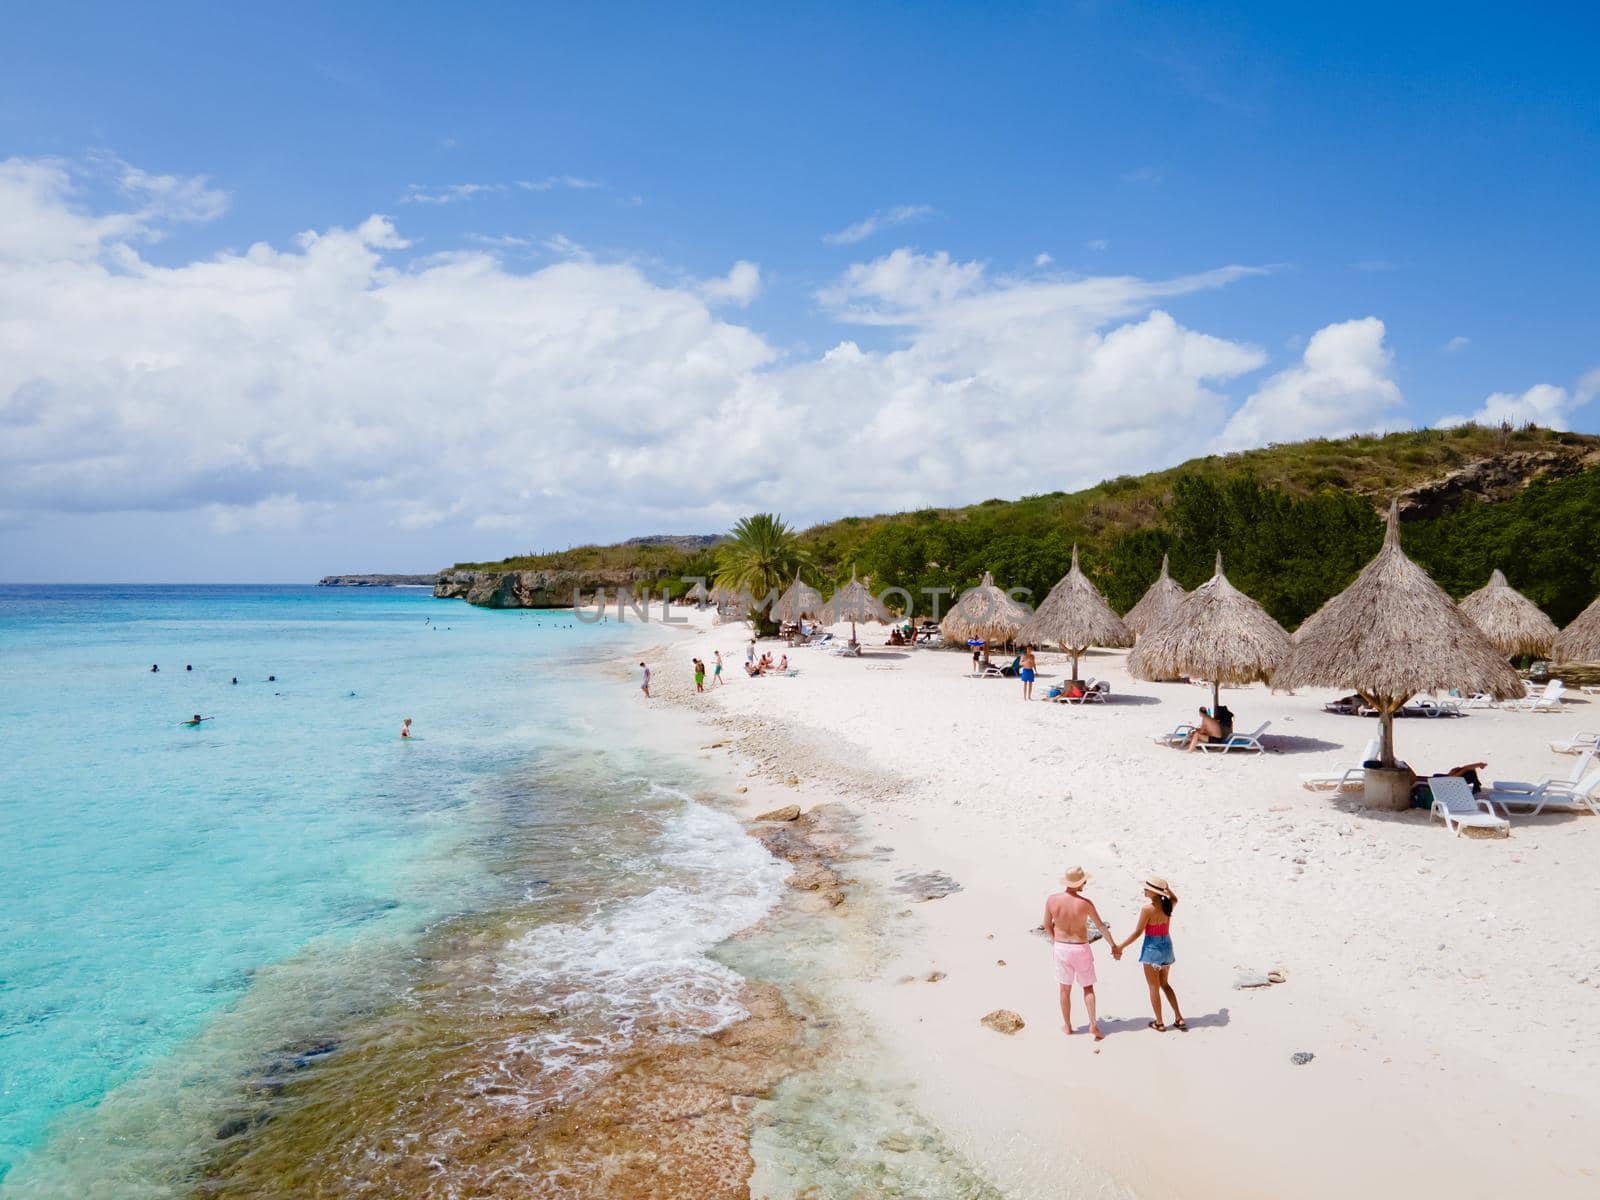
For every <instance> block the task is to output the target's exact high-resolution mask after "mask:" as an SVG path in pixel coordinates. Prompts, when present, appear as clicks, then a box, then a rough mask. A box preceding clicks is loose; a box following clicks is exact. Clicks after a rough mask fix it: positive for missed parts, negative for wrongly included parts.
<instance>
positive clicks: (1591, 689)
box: [1578, 683, 1600, 696]
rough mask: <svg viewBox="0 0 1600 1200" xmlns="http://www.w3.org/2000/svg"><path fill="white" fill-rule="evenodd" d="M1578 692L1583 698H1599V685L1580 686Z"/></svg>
mask: <svg viewBox="0 0 1600 1200" xmlns="http://www.w3.org/2000/svg"><path fill="white" fill-rule="evenodd" d="M1578 690H1579V691H1580V692H1582V693H1583V694H1584V695H1585V696H1600V683H1584V684H1580V685H1579V686H1578Z"/></svg>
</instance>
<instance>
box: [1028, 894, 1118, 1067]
mask: <svg viewBox="0 0 1600 1200" xmlns="http://www.w3.org/2000/svg"><path fill="white" fill-rule="evenodd" d="M1061 882H1062V883H1063V884H1064V885H1065V886H1066V891H1064V892H1056V893H1055V894H1054V895H1052V896H1051V897H1050V898H1049V899H1048V900H1046V901H1045V903H1044V932H1045V935H1046V936H1047V937H1048V938H1049V939H1050V950H1051V954H1052V956H1053V957H1054V959H1055V964H1056V984H1057V986H1059V987H1060V989H1061V1020H1062V1021H1063V1022H1064V1024H1063V1025H1062V1027H1061V1028H1062V1032H1063V1033H1068V1034H1070V1033H1071V1032H1072V985H1073V984H1074V983H1076V984H1077V985H1078V986H1079V987H1081V988H1082V989H1083V1005H1084V1007H1085V1008H1087V1009H1088V1010H1089V1032H1090V1033H1092V1034H1094V1040H1095V1041H1097V1042H1098V1041H1100V1040H1101V1039H1103V1038H1104V1037H1105V1034H1103V1033H1101V1032H1100V1023H1099V1022H1098V1021H1097V1020H1096V1019H1095V1011H1094V985H1095V973H1094V951H1093V950H1091V949H1090V948H1089V922H1090V921H1093V922H1094V923H1095V925H1096V926H1097V927H1098V928H1099V930H1100V935H1101V936H1102V937H1104V938H1105V939H1106V944H1107V945H1109V946H1110V947H1111V957H1112V958H1121V957H1122V951H1121V949H1120V948H1119V947H1118V946H1117V940H1116V938H1114V937H1112V936H1111V930H1109V929H1107V928H1106V923H1105V922H1104V921H1103V920H1101V919H1100V913H1099V911H1098V910H1097V909H1096V908H1095V906H1094V901H1093V900H1090V899H1089V898H1088V897H1087V896H1084V895H1083V887H1084V885H1085V884H1086V883H1088V882H1089V875H1088V873H1087V872H1086V871H1085V870H1084V869H1083V868H1082V867H1073V868H1072V869H1071V870H1070V871H1068V872H1067V873H1066V874H1065V875H1064V876H1062V879H1061Z"/></svg>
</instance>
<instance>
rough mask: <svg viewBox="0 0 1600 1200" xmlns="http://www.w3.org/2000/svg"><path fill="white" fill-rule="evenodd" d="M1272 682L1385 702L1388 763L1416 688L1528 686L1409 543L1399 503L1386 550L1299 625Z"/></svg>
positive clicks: (1383, 753)
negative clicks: (1399, 720)
mask: <svg viewBox="0 0 1600 1200" xmlns="http://www.w3.org/2000/svg"><path fill="white" fill-rule="evenodd" d="M1273 682H1274V684H1275V685H1276V686H1278V687H1285V688H1296V687H1338V688H1344V687H1348V688H1353V689H1355V691H1356V692H1358V693H1359V694H1360V695H1361V698H1362V699H1363V700H1365V701H1366V702H1367V703H1368V704H1370V705H1371V706H1372V707H1373V708H1375V709H1377V710H1378V717H1379V720H1380V721H1381V722H1382V726H1383V731H1382V736H1381V739H1380V746H1381V749H1380V751H1379V762H1380V763H1381V764H1382V765H1383V766H1385V767H1392V766H1394V714H1395V713H1396V712H1398V711H1399V710H1400V708H1401V707H1402V706H1403V705H1404V704H1405V702H1406V701H1407V700H1409V699H1411V697H1412V696H1415V695H1417V694H1418V693H1421V692H1439V691H1445V690H1447V689H1449V688H1461V689H1464V690H1466V691H1472V692H1488V693H1489V694H1490V695H1491V696H1494V697H1495V698H1496V699H1499V700H1509V699H1511V698H1512V697H1513V696H1520V695H1522V694H1523V687H1522V680H1521V679H1519V678H1517V673H1516V672H1515V671H1514V670H1512V669H1511V664H1510V663H1508V662H1507V661H1506V659H1505V655H1503V654H1502V653H1501V652H1500V649H1499V647H1497V646H1496V645H1495V644H1494V643H1493V642H1491V641H1490V640H1489V639H1488V638H1487V637H1486V636H1484V633H1483V631H1482V630H1481V629H1479V628H1478V627H1477V626H1476V625H1474V624H1473V623H1472V619H1471V618H1470V617H1468V616H1467V614H1466V613H1464V612H1462V611H1461V609H1460V608H1458V607H1457V606H1456V605H1455V604H1454V603H1453V602H1452V601H1451V599H1450V597H1449V596H1447V595H1445V593H1444V590H1443V589H1442V588H1440V587H1439V585H1438V584H1436V583H1434V581H1433V580H1432V579H1429V578H1428V573H1427V572H1426V571H1424V570H1423V569H1422V568H1421V567H1419V566H1417V564H1416V563H1414V562H1412V561H1411V560H1410V559H1409V558H1407V557H1406V556H1405V553H1404V552H1403V551H1402V550H1401V549H1400V509H1399V505H1398V504H1397V503H1396V504H1391V505H1390V506H1389V527H1388V529H1387V530H1386V531H1385V533H1384V535H1383V548H1382V549H1381V550H1379V551H1378V555H1377V557H1376V558H1374V559H1373V560H1372V561H1371V562H1369V563H1368V564H1367V565H1366V566H1365V567H1363V568H1362V570H1361V574H1359V575H1357V576H1356V580H1355V582H1354V583H1352V584H1351V585H1350V586H1349V587H1347V588H1345V590H1344V591H1342V592H1340V593H1339V594H1338V595H1337V596H1335V597H1334V598H1333V599H1332V600H1329V601H1328V602H1327V603H1326V604H1324V605H1323V606H1322V607H1321V608H1319V609H1318V610H1317V611H1316V612H1315V613H1313V614H1312V615H1311V617H1310V618H1309V619H1307V621H1306V623H1305V624H1304V625H1302V626H1300V629H1299V631H1298V632H1297V633H1296V634H1295V638H1294V650H1293V651H1292V653H1291V654H1290V655H1289V659H1288V661H1287V662H1286V663H1284V665H1283V668H1282V669H1281V670H1280V671H1279V672H1278V674H1277V676H1276V678H1275V679H1274V680H1273Z"/></svg>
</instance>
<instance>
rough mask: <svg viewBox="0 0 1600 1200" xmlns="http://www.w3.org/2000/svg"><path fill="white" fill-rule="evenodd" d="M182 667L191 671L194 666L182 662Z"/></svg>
mask: <svg viewBox="0 0 1600 1200" xmlns="http://www.w3.org/2000/svg"><path fill="white" fill-rule="evenodd" d="M183 669H184V670H185V671H192V670H194V667H193V666H192V665H191V664H189V663H184V664H183Z"/></svg>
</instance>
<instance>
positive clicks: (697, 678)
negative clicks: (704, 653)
mask: <svg viewBox="0 0 1600 1200" xmlns="http://www.w3.org/2000/svg"><path fill="white" fill-rule="evenodd" d="M694 690H695V691H697V692H703V691H705V690H706V664H705V663H703V662H701V661H700V660H699V659H698V658H697V659H695V660H694Z"/></svg>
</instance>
